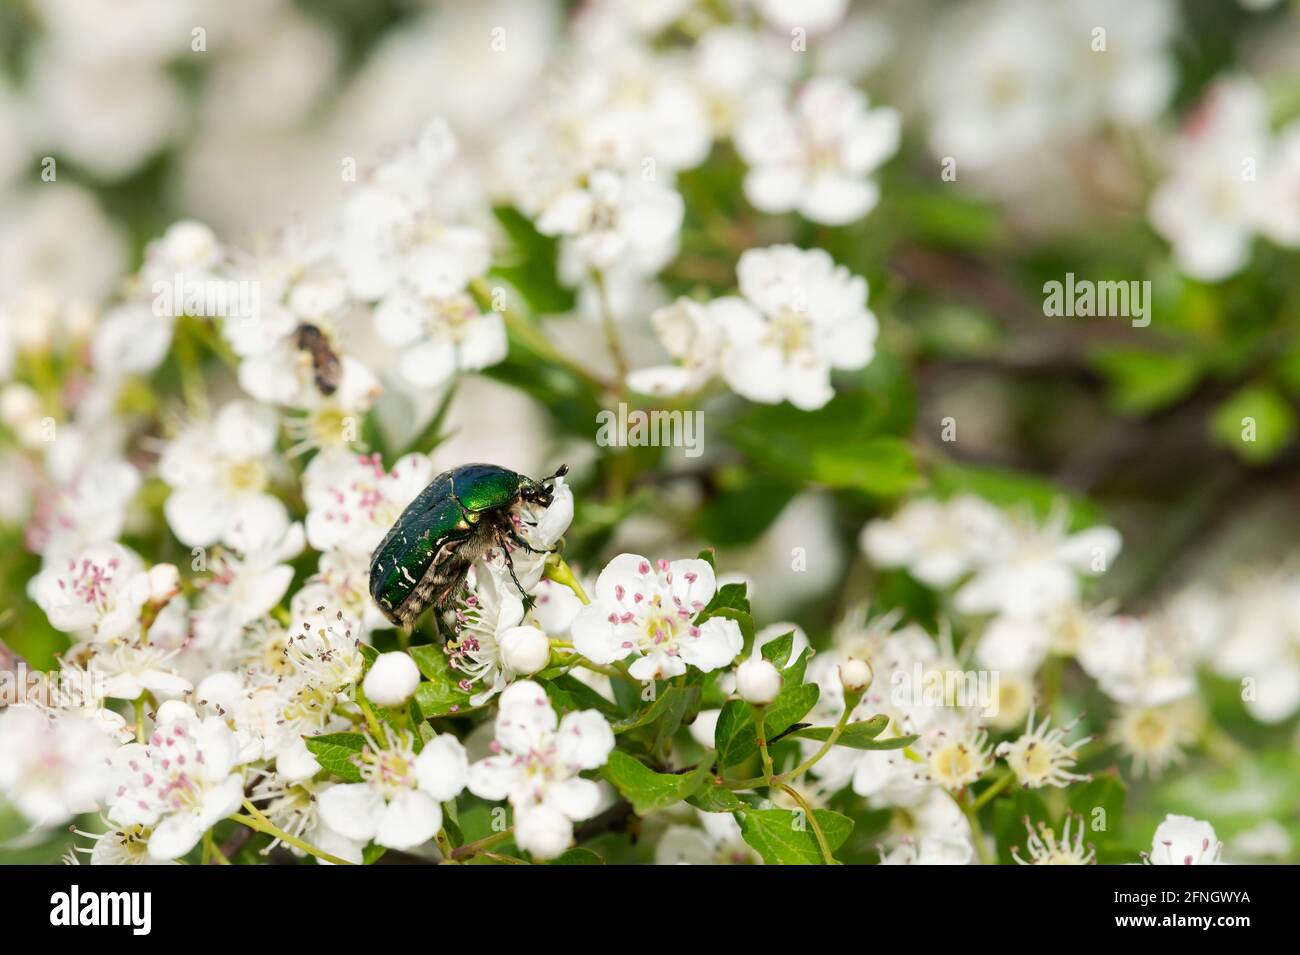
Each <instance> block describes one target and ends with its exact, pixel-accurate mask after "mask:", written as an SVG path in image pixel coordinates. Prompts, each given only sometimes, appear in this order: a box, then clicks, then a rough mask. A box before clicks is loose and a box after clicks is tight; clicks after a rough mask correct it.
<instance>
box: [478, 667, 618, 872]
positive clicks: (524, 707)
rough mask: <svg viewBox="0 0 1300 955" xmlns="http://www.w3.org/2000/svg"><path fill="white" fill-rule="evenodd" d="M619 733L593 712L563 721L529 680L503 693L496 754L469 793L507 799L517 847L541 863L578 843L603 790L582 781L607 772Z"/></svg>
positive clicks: (480, 763)
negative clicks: (579, 825) (587, 774)
mask: <svg viewBox="0 0 1300 955" xmlns="http://www.w3.org/2000/svg"><path fill="white" fill-rule="evenodd" d="M613 748H614V733H613V731H612V730H611V729H610V727H609V723H607V722H606V721H605V718H604V717H603V716H601V715H600V713H598V712H597V711H595V710H582V711H581V712H576V713H567V714H565V717H564V719H563V720H558V719H557V717H556V714H555V710H554V709H552V708H551V705H550V703H549V702H548V701H547V699H546V693H545V691H544V690H543V689H542V688H541V687H540V686H538V685H537V684H536V683H534V682H532V681H531V680H522V681H520V682H518V683H515V684H513V685H512V686H510V687H509V688H507V689H506V691H505V692H504V693H502V694H501V702H500V711H499V712H498V714H497V721H496V742H495V744H494V749H495V751H496V755H493V756H488V757H486V758H484V759H481V760H479V761H478V762H477V763H475V764H474V765H473V766H471V767H470V770H469V790H470V792H472V793H474V795H476V796H478V797H480V798H482V799H492V800H496V799H508V800H509V801H510V804H511V806H513V807H514V811H515V842H516V843H517V844H518V845H519V847H520V848H521V849H525V850H526V851H528V852H531V853H532V854H533V855H534V856H536V857H537V858H539V859H550V858H554V857H555V856H558V855H559V854H560V853H561V852H563V851H564V850H565V849H567V848H568V847H569V844H570V843H571V842H572V841H573V823H574V822H579V821H581V820H583V819H588V818H590V817H591V816H593V815H594V814H595V813H596V812H597V810H598V809H599V806H600V787H599V786H597V784H596V783H594V782H593V781H591V780H590V779H583V778H581V777H580V776H579V775H578V774H579V773H580V772H582V771H583V770H588V769H595V768H597V767H598V766H602V765H604V763H605V760H606V759H608V758H609V753H610V751H611V750H612V749H613Z"/></svg>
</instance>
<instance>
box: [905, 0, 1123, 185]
mask: <svg viewBox="0 0 1300 955" xmlns="http://www.w3.org/2000/svg"><path fill="white" fill-rule="evenodd" d="M1051 6H1052V5H1051V4H1046V3H1040V2H1038V0H993V2H986V3H980V4H975V5H963V6H962V7H960V8H954V10H956V12H955V13H954V14H952V16H951V20H950V22H947V23H944V22H940V23H939V24H938V26H937V29H935V30H933V31H932V36H933V42H932V46H931V50H930V53H929V55H928V62H926V63H925V66H924V71H923V73H922V78H921V79H922V82H921V83H920V86H921V94H922V96H923V99H924V102H925V104H926V106H927V108H928V110H929V112H930V116H931V119H930V137H929V138H930V148H931V150H932V151H933V152H934V154H935V155H936V156H940V157H944V156H950V157H953V158H954V159H956V160H957V163H958V167H957V168H958V170H961V169H963V168H966V169H971V170H982V169H987V168H991V167H996V166H997V165H998V164H999V163H1000V162H1002V163H1006V162H1008V161H1010V160H1021V161H1019V162H1017V163H1016V166H1015V167H1014V168H1017V169H1018V168H1020V167H1021V166H1023V165H1024V164H1025V163H1024V161H1023V158H1024V157H1026V156H1032V155H1035V152H1036V150H1038V149H1039V148H1040V147H1041V146H1042V145H1043V143H1044V142H1046V141H1047V139H1048V137H1050V136H1051V135H1052V134H1053V133H1057V132H1060V133H1068V132H1070V131H1072V130H1074V129H1075V128H1077V126H1078V124H1079V120H1080V106H1081V103H1080V99H1081V95H1082V94H1081V91H1080V90H1079V89H1078V88H1071V87H1070V86H1069V85H1068V83H1067V78H1068V77H1069V76H1070V75H1071V73H1070V70H1069V68H1068V66H1067V64H1068V63H1069V62H1070V49H1069V45H1068V43H1067V42H1066V40H1065V37H1066V36H1067V34H1066V31H1065V30H1064V29H1062V28H1061V27H1060V25H1059V24H1058V23H1056V22H1055V21H1054V17H1053V10H1052V9H1051ZM1117 32H1118V31H1117ZM1087 41H1088V35H1087V34H1086V33H1083V34H1078V36H1077V39H1076V42H1077V43H1079V44H1081V45H1084V44H1086V43H1087ZM1085 49H1086V46H1085ZM1100 55H1105V54H1100ZM959 175H960V172H959Z"/></svg>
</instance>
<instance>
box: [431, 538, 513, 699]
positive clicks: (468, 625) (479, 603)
mask: <svg viewBox="0 0 1300 955" xmlns="http://www.w3.org/2000/svg"><path fill="white" fill-rule="evenodd" d="M472 574H473V582H472V585H471V586H472V593H469V594H467V595H466V596H465V597H464V598H463V599H462V600H461V601H460V602H459V605H458V607H457V610H456V623H455V636H454V638H453V639H452V640H450V641H448V642H447V644H446V645H445V651H446V653H447V654H448V656H449V658H450V659H449V663H450V665H451V668H452V669H453V670H455V671H456V672H457V673H461V674H464V676H463V677H462V678H461V680H460V681H459V684H460V688H461V689H462V690H465V691H466V692H470V691H471V690H472V689H473V687H474V685H475V684H480V685H481V687H482V688H481V689H480V690H479V691H478V692H477V693H476V694H475V695H474V696H473V697H471V698H470V702H471V704H472V705H474V706H481V705H482V704H483V703H485V702H487V701H488V700H489V699H491V698H492V697H493V696H495V695H496V694H498V693H500V692H501V691H502V690H503V689H505V687H506V684H507V683H509V682H510V679H511V678H512V677H513V676H514V674H513V673H512V672H510V669H509V667H508V666H507V665H506V663H505V660H504V659H503V658H502V653H501V640H502V638H503V637H504V636H505V634H507V633H509V632H510V631H511V630H513V629H515V628H516V627H518V626H519V625H520V624H521V623H522V622H523V619H524V603H523V599H522V597H521V596H520V594H519V591H518V590H517V589H516V587H515V585H514V581H513V580H511V579H510V575H509V574H507V573H506V570H505V568H504V566H501V567H498V566H497V565H496V564H492V563H488V562H486V561H479V562H478V563H476V564H475V565H474V567H473V570H472Z"/></svg>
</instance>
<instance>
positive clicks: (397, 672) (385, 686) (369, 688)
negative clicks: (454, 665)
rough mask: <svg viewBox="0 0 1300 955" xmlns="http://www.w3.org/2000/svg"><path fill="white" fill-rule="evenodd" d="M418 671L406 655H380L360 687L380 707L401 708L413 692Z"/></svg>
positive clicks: (396, 652) (394, 653) (417, 681)
mask: <svg viewBox="0 0 1300 955" xmlns="http://www.w3.org/2000/svg"><path fill="white" fill-rule="evenodd" d="M419 682H420V670H419V668H418V667H417V666H416V665H415V661H414V660H412V659H411V658H410V657H409V656H408V655H407V654H405V653H402V652H400V651H394V652H393V653H381V654H380V655H379V659H377V660H375V662H374V663H373V664H371V666H370V672H369V673H367V674H366V680H365V682H364V683H363V684H362V685H361V688H362V689H363V690H364V691H365V694H366V697H367V698H368V699H369V700H370V701H371V702H372V703H378V704H379V705H380V706H401V705H402V704H403V703H405V702H406V701H407V700H408V699H410V697H411V694H412V693H414V692H415V688H416V686H417V685H418V684H419Z"/></svg>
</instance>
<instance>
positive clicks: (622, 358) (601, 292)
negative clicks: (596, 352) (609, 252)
mask: <svg viewBox="0 0 1300 955" xmlns="http://www.w3.org/2000/svg"><path fill="white" fill-rule="evenodd" d="M591 281H592V284H594V285H595V286H596V294H597V296H598V297H599V299H600V324H601V326H602V327H603V328H604V329H605V344H606V345H607V346H608V347H609V356H610V358H612V359H613V361H614V373H615V374H616V375H618V382H619V387H620V388H621V387H622V386H623V383H624V382H626V381H627V372H628V367H629V366H628V362H627V355H625V354H624V353H623V343H622V342H620V341H619V338H618V324H617V322H615V320H614V310H613V308H611V307H610V301H609V290H608V289H607V288H606V286H605V277H604V276H603V275H602V274H601V273H600V272H598V271H594V272H592V273H591Z"/></svg>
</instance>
